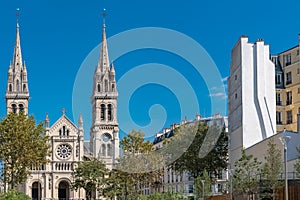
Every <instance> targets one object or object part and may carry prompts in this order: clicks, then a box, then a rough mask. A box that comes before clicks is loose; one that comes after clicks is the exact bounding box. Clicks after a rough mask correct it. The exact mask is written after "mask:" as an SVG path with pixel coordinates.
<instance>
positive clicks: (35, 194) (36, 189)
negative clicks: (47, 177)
mask: <svg viewBox="0 0 300 200" xmlns="http://www.w3.org/2000/svg"><path fill="white" fill-rule="evenodd" d="M31 197H32V200H41V199H42V185H41V183H39V182H34V183H32V187H31Z"/></svg>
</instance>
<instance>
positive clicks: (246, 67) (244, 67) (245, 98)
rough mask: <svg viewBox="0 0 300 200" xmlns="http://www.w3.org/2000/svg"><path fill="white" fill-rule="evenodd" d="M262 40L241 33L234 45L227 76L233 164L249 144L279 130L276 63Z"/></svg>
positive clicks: (231, 158)
mask: <svg viewBox="0 0 300 200" xmlns="http://www.w3.org/2000/svg"><path fill="white" fill-rule="evenodd" d="M269 56H270V52H269V45H266V44H264V41H263V40H257V41H256V42H255V43H249V42H248V38H247V37H245V36H242V37H240V39H239V40H238V42H237V43H236V45H235V46H234V48H233V49H232V55H231V65H230V77H229V79H228V97H229V98H228V104H229V105H228V117H229V118H228V119H229V121H228V123H229V137H230V139H229V140H230V142H229V144H230V146H229V160H230V163H231V168H233V163H234V161H235V160H237V159H238V158H239V157H240V155H241V149H242V148H243V147H244V148H248V147H250V146H252V145H254V144H256V143H258V142H260V141H262V140H264V139H266V138H268V137H270V136H272V135H274V134H276V118H275V117H276V102H275V78H274V77H275V67H274V64H273V63H272V62H271V61H270V59H269Z"/></svg>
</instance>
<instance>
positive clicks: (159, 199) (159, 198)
mask: <svg viewBox="0 0 300 200" xmlns="http://www.w3.org/2000/svg"><path fill="white" fill-rule="evenodd" d="M139 199H140V200H184V199H187V198H186V197H184V196H183V195H181V194H178V193H172V192H166V193H154V194H151V195H140V196H139Z"/></svg>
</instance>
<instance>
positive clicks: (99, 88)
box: [97, 83, 101, 92]
mask: <svg viewBox="0 0 300 200" xmlns="http://www.w3.org/2000/svg"><path fill="white" fill-rule="evenodd" d="M97 90H98V92H100V91H101V87H100V84H99V83H98V85H97Z"/></svg>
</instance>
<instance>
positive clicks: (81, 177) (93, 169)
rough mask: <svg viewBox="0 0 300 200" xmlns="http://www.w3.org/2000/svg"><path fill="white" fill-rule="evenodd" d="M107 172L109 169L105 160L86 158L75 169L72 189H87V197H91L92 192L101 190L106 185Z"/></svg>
mask: <svg viewBox="0 0 300 200" xmlns="http://www.w3.org/2000/svg"><path fill="white" fill-rule="evenodd" d="M107 174H108V169H107V168H106V167H105V164H104V163H103V161H101V160H98V159H96V158H91V159H90V160H85V161H83V162H81V163H79V164H78V167H77V168H76V169H75V171H74V180H73V182H72V184H71V186H72V189H74V190H78V189H80V188H83V189H84V190H85V191H86V198H87V199H90V198H91V196H92V192H95V191H100V190H102V189H103V188H104V187H105V186H106V183H105V175H107Z"/></svg>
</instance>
